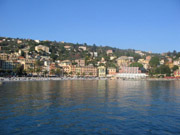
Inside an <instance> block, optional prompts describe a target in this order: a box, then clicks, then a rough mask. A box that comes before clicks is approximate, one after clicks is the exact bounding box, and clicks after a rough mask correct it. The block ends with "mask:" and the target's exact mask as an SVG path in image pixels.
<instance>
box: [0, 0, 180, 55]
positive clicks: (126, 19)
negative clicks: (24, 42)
mask: <svg viewBox="0 0 180 135" xmlns="http://www.w3.org/2000/svg"><path fill="white" fill-rule="evenodd" d="M0 36H3V37H12V38H30V39H39V40H52V41H54V40H56V41H65V42H71V43H87V44H88V45H92V44H96V45H102V46H111V47H116V48H120V49H135V50H142V51H152V52H155V53H162V52H168V51H173V50H176V51H180V0H0Z"/></svg>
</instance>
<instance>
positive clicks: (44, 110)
mask: <svg viewBox="0 0 180 135" xmlns="http://www.w3.org/2000/svg"><path fill="white" fill-rule="evenodd" d="M0 124H1V127H0V134H50V133H51V134H81V133H82V134H134V133H136V134H160V135H162V134H179V133H180V83H179V81H120V80H99V81H97V80H92V81H90V80H88V81H85V80H81V81H42V82H12V83H6V84H4V85H2V86H0Z"/></svg>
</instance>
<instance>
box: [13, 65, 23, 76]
mask: <svg viewBox="0 0 180 135" xmlns="http://www.w3.org/2000/svg"><path fill="white" fill-rule="evenodd" d="M23 70H24V68H23V65H20V64H19V65H17V66H16V67H15V69H14V70H13V72H14V73H16V75H19V76H21V75H23Z"/></svg>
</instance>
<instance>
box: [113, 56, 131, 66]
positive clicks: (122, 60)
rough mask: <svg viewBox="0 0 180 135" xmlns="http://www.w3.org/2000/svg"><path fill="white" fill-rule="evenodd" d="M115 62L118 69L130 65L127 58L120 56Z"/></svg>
mask: <svg viewBox="0 0 180 135" xmlns="http://www.w3.org/2000/svg"><path fill="white" fill-rule="evenodd" d="M116 61H117V64H118V66H119V67H122V66H128V65H129V64H130V60H129V58H128V57H127V56H121V57H119V58H118V59H117V60H116Z"/></svg>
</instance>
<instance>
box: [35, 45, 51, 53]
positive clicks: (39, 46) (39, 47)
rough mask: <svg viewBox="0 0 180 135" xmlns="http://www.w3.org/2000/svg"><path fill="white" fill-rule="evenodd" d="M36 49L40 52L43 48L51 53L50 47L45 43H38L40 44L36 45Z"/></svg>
mask: <svg viewBox="0 0 180 135" xmlns="http://www.w3.org/2000/svg"><path fill="white" fill-rule="evenodd" d="M35 50H36V51H37V52H40V51H41V50H42V51H45V52H47V53H49V47H47V46H44V45H38V46H36V47H35Z"/></svg>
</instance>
